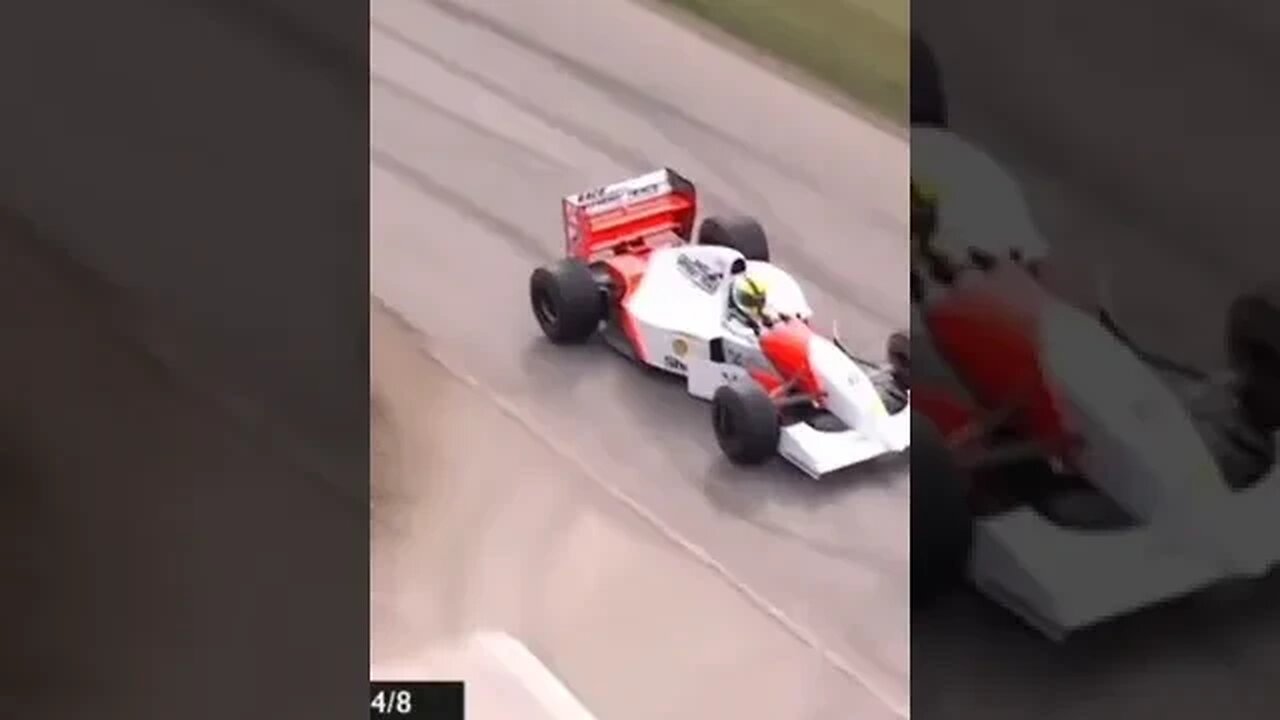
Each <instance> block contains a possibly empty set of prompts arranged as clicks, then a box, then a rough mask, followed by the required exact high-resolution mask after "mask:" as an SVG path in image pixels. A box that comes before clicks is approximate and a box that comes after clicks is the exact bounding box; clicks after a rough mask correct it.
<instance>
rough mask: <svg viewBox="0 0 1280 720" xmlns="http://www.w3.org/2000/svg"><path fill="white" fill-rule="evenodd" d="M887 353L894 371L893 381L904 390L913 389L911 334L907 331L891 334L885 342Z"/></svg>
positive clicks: (890, 367) (891, 369)
mask: <svg viewBox="0 0 1280 720" xmlns="http://www.w3.org/2000/svg"><path fill="white" fill-rule="evenodd" d="M885 355H886V356H887V357H888V360H889V369H890V371H891V372H892V373H893V382H894V383H896V384H897V385H898V387H900V388H902V389H903V390H909V389H911V336H910V335H908V334H907V333H905V332H896V333H894V334H892V335H890V336H889V341H888V342H887V343H885Z"/></svg>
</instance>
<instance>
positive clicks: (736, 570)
mask: <svg viewBox="0 0 1280 720" xmlns="http://www.w3.org/2000/svg"><path fill="white" fill-rule="evenodd" d="M371 32H372V37H371V49H370V58H371V83H372V88H371V101H370V104H371V111H370V112H371V123H372V140H371V143H372V148H371V156H372V170H371V202H372V229H371V243H372V247H371V253H370V255H371V283H372V291H373V293H374V295H375V296H376V298H377V301H378V302H379V303H382V304H385V306H386V308H387V310H388V312H387V315H386V318H387V319H386V320H385V321H379V320H378V318H379V317H381V314H380V313H381V311H378V312H375V315H374V317H375V323H374V325H375V335H374V380H373V382H374V385H375V388H376V387H379V386H380V383H384V382H385V378H386V377H388V375H387V373H388V372H391V371H389V370H387V369H386V368H387V367H388V365H387V363H388V362H390V361H389V360H388V358H391V357H397V356H396V355H394V353H395V352H400V353H402V354H401V355H399V356H398V357H400V358H401V360H400V361H399V362H401V363H402V365H403V366H404V367H408V366H411V365H412V364H413V363H412V362H411V360H412V359H413V358H415V357H417V358H420V359H421V360H422V362H424V363H427V364H428V365H429V366H430V367H428V366H427V365H424V366H423V368H424V369H421V370H420V371H417V374H416V375H415V374H413V373H411V372H409V371H403V373H404V374H403V375H401V376H403V377H406V378H421V379H420V380H413V379H409V380H405V381H403V382H397V383H395V384H394V386H393V387H387V388H386V389H384V390H382V391H375V392H377V393H378V395H377V396H376V397H377V399H376V401H375V402H376V403H381V406H382V408H381V409H380V410H379V409H377V408H375V410H376V412H380V413H382V416H383V417H384V418H388V419H387V420H384V425H383V427H390V428H392V429H391V430H388V431H387V432H388V433H389V436H390V437H394V438H397V440H396V441H395V447H398V448H401V450H400V451H399V452H401V453H402V454H403V453H406V452H408V453H411V454H412V453H413V452H417V451H416V450H404V448H416V447H424V448H425V447H433V446H434V447H437V448H442V449H441V450H440V453H439V455H437V456H435V457H434V460H433V461H432V462H433V463H434V464H433V465H431V466H429V468H430V469H428V466H427V465H420V466H415V465H413V464H412V463H410V462H409V461H407V460H400V461H396V463H395V464H394V467H395V468H396V469H395V470H394V471H388V472H390V474H391V476H393V477H396V478H400V480H393V479H384V480H381V481H379V480H375V482H376V483H377V482H381V483H383V484H384V485H386V486H387V487H390V488H393V490H389V491H388V492H389V493H390V495H389V496H387V498H388V499H383V500H381V501H379V500H378V499H377V497H375V515H374V518H375V522H381V520H382V519H383V518H395V517H400V516H404V515H406V514H408V515H409V516H413V515H414V513H430V512H431V510H430V508H431V506H432V502H435V503H436V508H437V511H439V508H440V507H441V506H442V505H443V507H454V505H453V503H459V505H458V507H470V508H481V510H478V511H476V512H480V513H481V514H480V516H479V517H481V518H488V519H487V520H482V519H478V520H477V521H476V522H475V523H466V526H467V527H471V528H472V530H471V532H470V533H466V534H464V539H459V538H458V536H450V535H446V536H445V537H446V539H445V540H444V541H443V542H444V543H445V545H447V546H450V547H454V548H457V549H460V551H461V549H466V550H467V551H468V552H473V553H474V552H477V550H476V549H475V548H477V547H487V548H488V549H487V551H485V552H483V553H479V554H478V555H475V556H473V557H480V558H482V559H481V560H477V561H475V562H470V563H468V562H449V561H447V560H440V559H438V558H437V560H435V561H432V560H431V559H430V558H431V553H432V552H438V551H439V550H438V548H439V546H440V544H439V541H438V542H435V543H433V542H431V541H429V540H427V539H423V538H418V539H414V537H415V536H414V534H413V533H411V532H409V531H408V530H405V529H403V527H402V529H401V530H400V531H396V530H394V529H388V528H380V529H379V530H377V531H375V536H374V554H375V556H374V562H375V570H374V573H375V578H374V591H375V596H374V610H373V615H374V617H373V620H372V622H373V634H374V662H375V665H377V664H379V663H381V664H384V665H389V666H392V665H393V666H398V667H403V666H404V665H405V664H406V663H408V664H411V663H412V657H413V653H414V648H415V647H420V646H421V645H422V643H425V642H427V641H429V640H430V638H431V637H433V633H438V632H446V631H448V632H455V631H458V630H461V629H463V628H464V627H466V626H471V625H483V624H486V623H489V624H493V623H499V624H503V623H505V624H508V625H516V626H518V627H514V628H512V629H513V631H514V632H516V634H518V635H520V636H521V637H522V638H523V639H525V640H526V641H528V642H529V643H530V644H531V646H532V647H533V649H534V651H535V652H537V653H539V655H541V656H542V657H543V658H544V659H545V660H546V661H547V662H548V664H549V665H551V667H552V668H553V669H554V670H556V671H557V672H558V673H559V674H561V676H562V677H563V678H564V679H565V681H566V682H567V683H568V684H569V685H570V686H571V687H572V688H573V689H574V690H575V691H576V692H577V693H578V694H579V695H580V696H582V697H583V699H584V700H585V701H586V702H587V704H588V705H589V706H591V707H592V709H593V710H595V711H596V712H598V713H600V714H601V716H602V717H608V718H610V719H611V720H612V719H614V718H624V719H625V718H652V717H666V718H672V719H673V720H674V719H676V718H682V717H690V718H693V717H708V716H720V717H744V718H754V717H759V718H777V717H796V718H815V719H824V718H832V719H833V720H834V719H835V718H848V717H858V718H878V717H883V718H892V717H901V716H903V715H904V714H906V713H907V712H909V711H908V709H907V708H908V685H909V674H908V668H909V660H910V658H909V617H908V616H909V613H908V610H907V601H906V600H907V586H908V579H907V578H908V573H907V558H908V544H907V535H908V504H907V491H908V487H907V475H908V473H907V471H906V468H905V467H904V466H902V465H900V464H894V463H882V464H880V465H878V466H874V467H871V468H864V469H861V470H858V471H854V472H850V473H847V474H846V475H845V476H843V477H839V478H837V479H835V480H833V481H832V482H829V483H826V484H823V485H816V484H814V483H812V482H810V481H807V480H805V479H804V478H803V477H802V476H801V475H800V474H799V473H798V472H796V471H794V470H792V469H791V468H789V467H787V466H785V465H783V464H781V463H777V464H774V465H770V466H767V467H765V468H762V469H760V470H758V471H755V472H744V471H742V470H738V469H731V468H730V467H728V466H727V465H726V463H725V462H724V461H723V460H722V459H721V458H720V457H719V453H718V451H717V450H716V448H715V444H714V440H713V438H712V436H711V432H710V428H709V422H708V417H707V416H708V412H707V409H706V407H705V406H704V405H701V404H699V403H698V402H697V401H694V400H692V399H689V398H687V397H686V396H685V395H684V392H683V389H682V388H681V387H680V386H679V385H678V384H675V383H671V382H668V381H665V380H664V379H663V378H660V377H655V376H653V375H650V374H647V373H644V372H641V371H639V370H638V369H637V368H634V367H631V366H629V365H627V364H626V363H624V362H623V361H621V359H620V358H618V357H616V356H614V355H612V354H611V353H610V352H608V351H607V350H605V349H603V348H601V347H595V346H590V347H586V348H581V349H573V350H564V349H553V348H551V347H549V346H548V345H547V344H546V343H545V342H544V341H543V340H542V339H541V337H540V334H539V333H538V331H537V328H536V325H535V324H534V322H533V319H532V317H531V315H530V313H529V310H528V307H527V281H528V274H529V272H530V271H531V269H532V268H533V267H535V266H536V265H538V264H540V263H544V262H547V261H549V260H551V259H553V258H555V257H556V256H557V254H558V253H559V252H560V249H561V240H560V237H561V236H560V228H559V224H558V220H559V217H558V201H559V198H560V196H562V195H564V194H567V193H570V192H574V191H577V190H580V189H583V188H587V187H591V186H594V185H597V184H600V183H603V182H607V181H610V180H613V179H617V178H621V177H624V176H627V175H629V174H633V173H637V172H641V171H644V170H648V169H652V168H653V167H658V166H662V165H670V166H672V167H674V168H676V169H678V170H680V171H682V172H684V173H685V174H687V175H688V176H690V177H691V178H693V179H694V180H695V182H697V183H698V184H699V187H700V189H701V190H702V192H703V195H702V197H703V199H704V202H705V205H706V206H707V207H708V208H709V210H710V211H712V212H715V211H718V210H739V211H748V212H751V213H753V214H755V215H756V216H757V217H759V218H760V220H761V221H762V222H763V223H764V225H765V226H766V228H767V229H768V231H769V232H770V234H771V238H772V244H773V247H774V249H775V255H776V259H777V260H778V261H779V262H780V263H781V264H782V265H784V266H786V267H788V268H789V269H791V270H792V271H793V272H795V273H796V274H797V275H799V276H800V278H801V279H802V281H803V283H804V284H805V286H806V287H807V288H808V289H809V293H810V300H811V302H812V303H813V304H814V306H815V309H816V310H817V312H818V314H819V317H820V319H821V321H822V322H830V321H838V322H839V325H840V328H841V333H842V334H843V336H845V337H846V338H847V339H848V340H849V341H850V344H851V345H852V346H853V347H854V348H855V349H856V350H857V351H860V352H862V353H864V354H867V355H871V356H874V357H880V356H881V355H882V344H883V341H884V339H885V337H886V336H887V334H888V333H889V332H890V331H892V330H894V329H897V328H900V327H902V326H903V325H904V324H905V323H906V318H907V293H906V282H907V278H906V269H907V255H906V247H905V244H904V243H903V242H902V238H903V237H904V236H905V232H906V199H905V194H904V193H903V192H902V190H901V189H902V188H903V187H905V180H906V175H907V172H908V157H907V145H906V142H905V139H903V138H901V137H895V136H893V135H890V134H887V133H885V132H884V131H883V130H880V129H876V128H875V127H873V126H872V125H870V124H868V123H866V122H865V121H863V120H860V119H858V118H857V117H855V116H853V115H851V114H850V113H849V112H848V111H846V110H843V109H840V108H838V107H836V106H835V105H833V104H831V103H829V102H827V101H825V100H822V99H820V98H819V97H817V96H816V95H814V94H811V93H809V92H807V91H805V90H802V89H799V88H797V87H795V86H794V85H792V84H790V83H788V82H786V81H783V80H781V79H779V78H777V77H775V76H773V75H771V74H769V73H767V72H765V71H763V70H762V69H760V67H759V66H758V65H756V64H754V63H752V62H749V61H748V60H746V59H744V58H742V57H740V56H738V55H735V54H733V53H730V52H728V51H726V50H723V49H720V48H718V47H716V46H715V45H713V44H711V43H709V42H707V41H706V40H705V39H704V38H703V37H701V36H700V35H699V34H697V33H694V32H691V31H689V30H687V29H685V28H683V27H681V26H680V25H679V24H677V23H674V22H672V21H671V20H670V19H669V18H667V17H665V16H662V15H658V14H655V13H654V12H653V11H651V10H650V9H648V8H646V7H642V6H640V5H636V4H633V3H630V2H624V1H622V0H555V1H554V2H542V3H526V2H519V1H518V0H483V1H479V2H468V3H466V4H465V6H464V5H461V4H454V3H451V2H425V1H422V0H379V2H377V3H375V4H374V5H373V7H372V19H371ZM378 327H383V328H384V330H383V331H379V330H378ZM396 328H399V330H396ZM380 333H381V334H380ZM395 338H399V339H398V340H396V339H395ZM406 346H412V347H413V348H414V351H413V352H410V353H408V354H407V355H406V354H403V353H404V351H403V350H400V351H392V350H389V349H387V348H392V347H406ZM379 348H382V349H381V350H380V349H379ZM379 358H381V360H380V359H379ZM380 367H381V368H384V369H383V370H382V371H379V369H378V368H380ZM431 368H434V369H431ZM379 372H382V373H383V376H382V377H383V378H384V380H380V377H379ZM432 378H434V379H432ZM415 404H418V405H422V406H423V407H428V408H432V412H433V413H434V415H432V417H433V418H434V424H431V425H430V426H431V427H434V430H430V429H427V428H428V425H426V424H424V425H422V427H421V428H420V429H419V430H416V431H415V430H410V429H406V427H407V426H408V425H410V424H411V423H410V422H409V421H408V420H403V419H397V418H405V417H414V416H415V413H425V412H427V411H423V410H414V407H416V406H417V405H415ZM423 404H425V405H423ZM428 414H430V413H428ZM422 422H423V423H427V421H426V420H423V421H422ZM378 442H379V440H378V439H377V438H375V444H376V443H378ZM431 443H435V445H432V444H431ZM393 456H394V455H393ZM440 456H445V457H450V458H453V462H452V463H449V464H445V465H444V466H443V467H442V463H443V461H442V460H441V458H440ZM397 457H399V456H397ZM423 462H426V461H423ZM419 467H420V468H421V470H418V469H416V468H419ZM481 470H483V472H481ZM426 476H430V481H429V482H428V481H427V480H426V479H422V478H425V477H426ZM394 488H399V490H394ZM406 488H410V489H406ZM412 488H418V489H417V490H412ZM441 488H444V489H443V490H441ZM380 492H381V491H380V490H379V489H378V488H377V487H375V494H377V493H380ZM432 494H435V497H437V498H445V499H437V500H435V501H430V500H428V499H424V498H427V497H428V496H431V495H432ZM415 498H417V499H415ZM449 498H453V499H449ZM379 503H381V505H379ZM379 508H381V509H379ZM447 515H448V516H449V517H453V518H455V519H456V518H459V517H470V516H471V515H469V514H468V512H467V511H464V510H459V511H458V513H457V514H456V515H455V514H453V513H447ZM580 515H587V516H589V517H590V518H593V519H592V520H582V521H581V523H580V524H582V525H583V527H578V526H577V525H578V524H579V523H576V522H575V518H576V517H578V516H580ZM388 522H390V523H391V524H392V526H394V525H395V521H394V520H390V521H388ZM410 524H411V523H410ZM593 524H594V525H596V526H598V527H595V528H592V527H590V526H591V525H593ZM555 529H562V530H563V535H561V534H560V533H557V532H554V530H555ZM423 532H425V531H423ZM575 535H576V537H575ZM611 536H612V538H613V539H611ZM450 537H452V541H450V540H449V539H448V538H450ZM480 537H483V538H486V539H488V542H490V543H492V546H486V545H484V542H485V541H482V540H480V539H479V538H480ZM397 538H399V539H397ZM432 547H436V548H437V550H435V551H433V550H432V549H431V548H432ZM503 548H505V550H504V549H503ZM580 555H581V556H580ZM553 559H556V561H555V562H553V561H552V560H553ZM431 562H436V563H443V564H435V565H430V567H438V568H441V569H442V570H441V571H442V572H443V571H444V570H443V568H451V570H450V572H453V573H455V574H454V575H452V576H450V580H449V581H448V587H457V588H464V589H465V591H464V592H460V593H459V594H457V595H454V596H449V594H448V593H445V594H444V595H445V596H444V597H441V596H437V595H433V594H432V593H431V592H430V591H429V588H430V587H431V581H430V580H428V579H425V578H426V576H428V575H430V574H431V573H429V572H427V571H426V570H425V569H423V570H422V574H423V579H420V580H417V581H414V580H412V579H410V578H412V577H413V574H412V573H405V572H398V571H396V570H395V568H404V567H415V568H425V567H427V566H428V564H429V563H431ZM380 568H381V569H380ZM600 573H605V574H606V575H607V576H608V577H607V579H601V578H600V576H599V574H600ZM512 574H516V575H518V576H519V579H518V580H513V579H510V576H511V575H512ZM438 587H439V586H437V588H438ZM432 598H434V599H432ZM575 602H576V607H575ZM451 603H452V604H451ZM450 608H451V610H450ZM423 617H433V618H446V617H447V618H450V620H449V621H447V622H446V621H444V620H442V621H441V623H442V624H443V629H442V627H441V625H440V624H436V623H432V622H429V621H427V620H423V619H421V618H423ZM415 618H418V619H417V620H415ZM433 625H435V627H434V628H433V627H432V626H433ZM660 638H661V640H662V641H661V642H659V639H660ZM766 648H769V649H768V650H767V651H766ZM606 670H607V672H606ZM649 679H653V680H654V681H655V682H654V683H648V682H647V680H649ZM677 679H682V681H681V682H676V680H677ZM695 700H696V702H695ZM659 710H660V712H658V711H659Z"/></svg>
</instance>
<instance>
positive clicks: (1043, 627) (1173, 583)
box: [970, 471, 1280, 640]
mask: <svg viewBox="0 0 1280 720" xmlns="http://www.w3.org/2000/svg"><path fill="white" fill-rule="evenodd" d="M1277 514H1280V471H1278V472H1275V473H1272V475H1271V477H1270V478H1269V479H1266V480H1263V481H1262V482H1260V483H1259V484H1257V485H1255V486H1254V487H1253V488H1251V489H1249V490H1242V491H1239V492H1234V493H1227V494H1223V495H1221V496H1220V498H1219V499H1218V500H1217V501H1215V502H1207V503H1205V505H1203V506H1201V507H1200V509H1199V513H1198V516H1197V517H1195V518H1182V519H1180V520H1178V521H1176V522H1175V521H1172V520H1170V521H1167V522H1164V523H1160V524H1158V525H1154V526H1153V525H1144V526H1139V527H1136V528H1133V529H1127V530H1117V531H1108V532H1098V531H1080V530H1072V529H1068V528H1063V527H1060V526H1058V525H1055V524H1053V523H1052V522H1050V521H1049V520H1047V519H1045V518H1044V517H1042V516H1041V515H1039V514H1038V513H1036V512H1035V511H1034V510H1030V509H1026V508H1022V509H1018V510H1014V511H1012V512H1008V513H1003V514H1000V515H996V516H994V517H990V518H984V519H981V520H978V521H977V525H976V528H975V530H976V534H975V537H974V547H973V553H972V557H971V561H970V562H971V565H970V575H971V577H972V579H973V582H974V585H975V586H976V587H977V588H978V589H979V590H980V591H981V592H983V593H984V594H986V595H987V596H989V597H990V598H991V599H993V600H995V601H996V602H997V603H999V604H1001V605H1003V606H1005V607H1006V608H1008V609H1009V610H1011V611H1013V612H1014V613H1015V614H1017V615H1019V616H1020V617H1022V619H1023V620H1025V621H1027V622H1028V623H1030V624H1031V625H1032V626H1034V627H1035V628H1037V629H1038V630H1040V631H1041V632H1043V633H1044V634H1045V635H1047V636H1048V637H1050V638H1051V639H1054V640H1062V639H1064V638H1065V637H1067V636H1068V635H1069V634H1071V633H1072V632H1074V631H1077V630H1081V629H1083V628H1086V627H1089V626H1092V625H1095V624H1098V623H1101V622H1103V621H1106V620H1109V619H1112V618H1116V617H1119V616H1122V615H1125V614H1128V613H1131V612H1134V611H1137V610H1140V609H1142V608H1145V607H1148V606H1151V605H1156V604H1160V603H1163V602H1166V601H1170V600H1173V599H1176V598H1179V597H1182V596H1185V595H1189V594H1191V593H1194V592H1196V591H1198V590H1202V589H1204V588H1207V587H1209V586H1211V585H1215V584H1218V583H1221V582H1225V581H1228V580H1232V579H1253V578H1258V577H1261V576H1263V575H1265V574H1267V573H1268V572H1270V571H1271V570H1272V569H1273V568H1274V567H1275V565H1276V564H1277V563H1280V529H1277V526H1276V524H1275V518H1276V517H1277Z"/></svg>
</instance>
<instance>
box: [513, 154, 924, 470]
mask: <svg viewBox="0 0 1280 720" xmlns="http://www.w3.org/2000/svg"><path fill="white" fill-rule="evenodd" d="M562 210H563V221H564V231H565V256H564V258H563V259H561V260H559V261H558V262H555V263H554V264H551V265H549V266H545V267H540V268H537V269H536V270H534V271H533V274H532V276H531V278H530V281H529V296H530V303H531V305H532V310H533V314H534V317H535V318H536V320H537V322H538V324H539V326H540V327H541V328H542V331H543V333H544V334H545V335H546V336H547V338H548V339H550V340H551V341H552V342H553V343H556V344H562V345H563V344H575V343H585V342H587V341H588V340H590V339H591V338H593V337H601V338H603V340H604V341H605V342H606V343H608V345H610V346H611V347H613V348H614V349H616V350H617V351H618V352H620V353H622V354H624V355H625V356H627V357H629V358H631V359H632V360H634V361H636V362H638V363H640V364H641V365H646V366H650V367H653V368H656V369H658V370H660V371H663V372H665V373H670V374H673V375H677V376H680V377H682V378H683V379H684V381H685V384H686V387H687V389H688V392H689V394H691V395H693V396H695V397H697V398H700V399H703V400H709V401H711V404H712V413H711V415H712V425H713V429H714V432H715V435H716V439H717V441H718V443H719V446H720V448H721V450H722V451H723V453H724V454H725V455H726V456H727V457H728V458H729V460H730V461H732V462H734V463H736V464H740V465H754V464H759V463H763V462H764V461H766V460H767V459H768V458H770V457H773V456H774V455H782V456H783V457H784V458H786V459H787V460H789V461H790V462H792V463H793V464H795V465H796V466H797V467H799V468H800V470H802V471H803V472H805V473H806V474H808V475H810V476H811V477H814V478H821V477H823V476H826V475H828V474H829V473H831V472H833V471H836V470H839V469H842V468H845V467H849V466H852V465H856V464H858V463H862V462H864V461H867V460H870V459H872V458H876V457H880V456H884V455H891V454H896V453H901V452H902V451H904V450H906V449H907V447H908V445H909V442H910V425H909V421H910V409H909V401H910V391H909V379H908V378H907V377H906V369H907V368H906V366H905V365H904V364H901V363H899V364H898V365H895V364H894V363H893V362H892V357H893V353H889V354H890V358H889V359H888V362H885V363H875V362H871V361H867V360H865V359H860V358H857V357H854V356H853V355H852V354H851V353H849V352H846V350H845V349H844V348H843V346H842V345H841V343H840V342H839V339H838V338H836V337H834V335H835V333H834V332H833V333H832V336H833V337H826V336H824V335H822V334H820V333H818V332H817V331H815V330H814V329H813V327H812V326H811V319H812V315H813V312H812V310H811V308H810V306H809V303H808V302H807V301H806V299H805V296H804V293H803V292H802V290H801V289H800V285H799V284H798V283H797V282H796V280H795V279H794V278H793V277H792V276H791V275H789V274H788V273H787V272H785V271H784V270H783V269H781V268H780V267H778V266H777V265H774V264H773V263H771V262H770V261H769V258H770V253H769V245H768V240H767V238H766V235H765V233H764V230H763V229H762V228H761V226H760V225H759V223H757V222H756V221H754V220H751V219H749V218H743V217H726V218H716V217H711V218H707V219H705V220H703V221H702V223H701V224H700V225H699V226H698V227H697V229H696V233H695V226H694V225H695V218H696V216H697V212H698V204H697V193H696V190H695V187H694V185H693V183H691V182H690V181H689V180H687V179H685V178H684V177H682V176H680V175H679V174H678V173H676V172H675V171H673V170H670V169H663V170H658V171H656V172H653V173H649V174H646V175H642V176H639V177H635V178H631V179H628V180H624V181H622V182H619V183H615V184H612V185H608V186H605V187H601V188H598V189H595V190H589V191H587V192H583V193H579V194H576V195H572V196H569V197H566V198H564V199H563V203H562ZM744 283H745V284H747V285H749V286H751V287H753V288H755V289H756V290H758V291H759V292H760V299H761V300H762V304H761V305H760V306H759V307H754V308H743V307H740V306H739V304H738V303H737V302H736V301H735V298H736V293H735V288H736V287H741V286H743V284H744ZM905 342H906V337H905V335H902V334H897V335H895V336H894V338H893V339H891V341H890V343H889V345H890V346H891V347H895V348H902V347H904V345H905Z"/></svg>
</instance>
